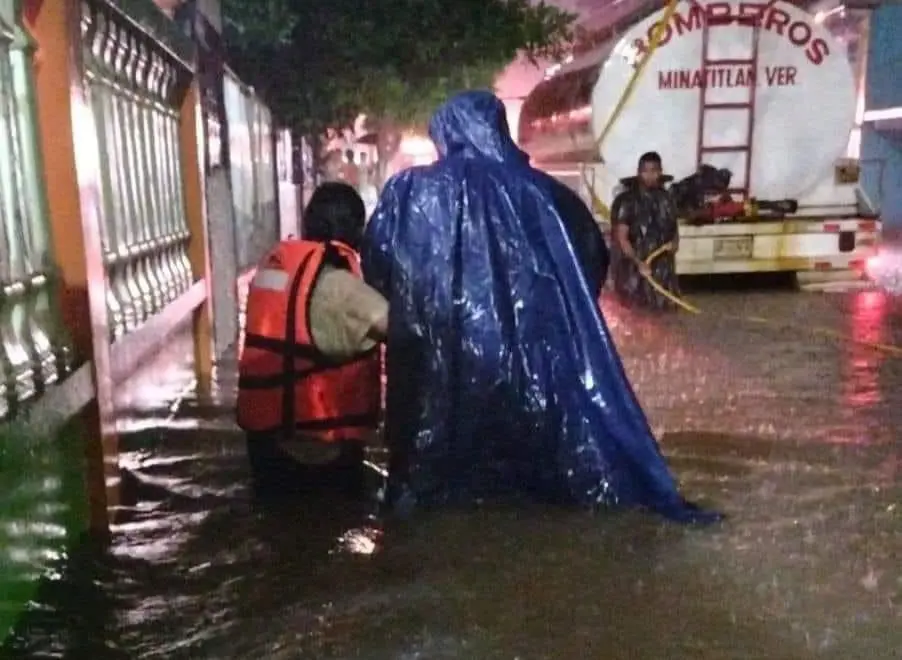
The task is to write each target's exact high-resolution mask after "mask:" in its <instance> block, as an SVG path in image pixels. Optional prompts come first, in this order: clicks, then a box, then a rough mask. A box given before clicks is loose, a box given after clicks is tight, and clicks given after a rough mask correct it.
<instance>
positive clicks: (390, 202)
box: [360, 172, 409, 296]
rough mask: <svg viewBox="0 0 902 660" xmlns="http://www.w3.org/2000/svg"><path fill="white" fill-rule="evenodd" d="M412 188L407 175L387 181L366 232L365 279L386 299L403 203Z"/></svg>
mask: <svg viewBox="0 0 902 660" xmlns="http://www.w3.org/2000/svg"><path fill="white" fill-rule="evenodd" d="M408 185H409V182H408V179H407V177H406V176H405V173H403V172H402V173H401V174H396V175H395V176H393V177H392V178H390V179H389V180H388V181H387V182H386V184H385V186H384V187H383V188H382V194H381V195H380V196H379V201H378V202H377V203H376V209H375V210H374V211H373V215H372V217H371V218H370V219H369V222H367V224H366V229H365V230H364V233H363V242H362V244H361V249H360V264H361V267H362V268H363V277H364V279H365V280H366V282H367V284H369V285H370V286H371V287H373V288H374V289H376V291H378V292H379V293H381V294H382V295H383V296H388V295H389V292H390V290H391V280H392V266H393V262H394V260H393V258H392V248H393V245H394V241H395V236H396V234H397V231H398V223H399V222H400V218H401V207H402V203H401V202H402V200H403V199H404V198H405V197H406V196H407V188H408Z"/></svg>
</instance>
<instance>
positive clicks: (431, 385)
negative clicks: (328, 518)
mask: <svg viewBox="0 0 902 660" xmlns="http://www.w3.org/2000/svg"><path fill="white" fill-rule="evenodd" d="M430 136H431V137H432V140H433V141H434V142H435V144H436V147H437V149H438V152H439V156H440V158H439V160H438V162H436V163H435V164H433V165H430V166H428V167H417V168H413V169H410V170H407V171H404V172H402V173H400V174H398V175H397V176H395V177H394V178H392V179H391V180H390V181H389V182H388V183H387V184H386V186H385V189H384V190H383V193H382V196H381V199H380V201H379V204H378V206H377V208H376V211H375V213H374V215H373V217H372V219H371V220H370V222H369V225H368V227H367V230H366V236H365V238H364V247H363V251H362V258H363V269H364V274H365V277H366V278H367V280H368V281H369V282H370V283H371V284H372V285H373V286H374V287H375V288H376V289H378V290H379V291H381V292H382V294H383V295H385V296H386V298H388V300H389V305H390V312H389V331H388V347H387V365H386V366H387V378H388V392H387V402H386V435H387V439H388V443H389V447H390V448H391V450H392V458H391V464H390V466H389V486H388V493H389V500H390V502H393V503H394V504H395V506H401V503H402V502H403V503H406V504H405V505H404V506H405V508H406V506H409V504H410V503H411V502H413V503H416V504H420V505H437V504H446V503H454V502H458V503H459V502H466V501H469V500H473V499H476V498H480V497H484V496H490V495H494V494H498V493H499V492H506V491H517V492H521V493H523V492H526V493H529V494H531V495H534V496H538V497H540V498H542V499H545V500H551V501H555V502H563V503H568V504H576V505H591V506H599V505H601V506H645V507H648V508H651V509H653V510H655V511H658V512H660V513H661V514H663V515H665V516H667V517H670V518H673V519H677V520H682V521H690V520H695V521H698V520H711V519H714V518H716V515H715V514H710V513H705V512H703V511H701V510H699V509H698V508H697V507H695V506H694V505H692V504H690V503H687V502H686V501H685V500H684V499H683V498H682V497H681V495H680V494H679V492H678V490H677V485H676V483H675V481H674V479H673V477H672V476H671V474H670V472H669V470H668V467H667V464H666V463H665V461H664V458H663V456H662V455H661V453H660V450H659V448H658V445H657V442H656V441H655V438H654V436H653V435H652V432H651V429H650V428H649V425H648V422H647V420H646V418H645V415H644V413H643V411H642V409H641V407H640V406H639V403H638V401H637V400H636V397H635V395H634V394H633V391H632V389H631V387H630V384H629V382H628V381H627V378H626V375H625V374H624V371H623V366H622V365H621V362H620V359H619V357H618V355H617V352H616V350H615V348H614V343H613V341H612V339H611V336H610V333H609V331H608V328H607V326H606V324H605V322H604V320H603V319H602V317H601V313H600V311H599V308H598V305H597V302H596V300H595V297H594V296H593V295H592V293H591V292H590V287H589V286H588V284H587V282H586V279H585V277H584V276H583V274H582V272H581V271H580V269H579V267H578V265H577V260H576V256H575V253H574V249H573V246H572V244H571V242H570V240H569V238H568V236H567V232H566V230H565V227H564V222H563V220H562V218H561V216H560V214H559V211H558V209H556V208H555V205H554V203H553V201H552V194H551V184H550V181H549V179H548V177H547V175H545V174H543V173H541V172H539V171H538V170H535V169H533V168H531V167H530V166H529V163H528V159H527V157H526V156H525V154H523V153H522V152H521V151H520V150H519V149H518V148H517V147H516V146H515V145H514V143H513V141H512V139H511V137H510V132H509V130H508V127H507V121H506V119H505V111H504V106H503V105H502V104H501V102H500V101H499V100H498V99H497V98H496V97H495V96H493V95H492V94H490V93H488V92H467V93H464V94H461V95H458V96H456V97H455V98H453V99H451V100H450V101H449V102H448V103H446V104H445V105H444V106H443V107H441V108H440V109H439V110H438V111H437V112H436V114H435V116H434V117H433V119H432V122H431V125H430Z"/></svg>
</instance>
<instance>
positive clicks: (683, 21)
mask: <svg viewBox="0 0 902 660" xmlns="http://www.w3.org/2000/svg"><path fill="white" fill-rule="evenodd" d="M673 27H674V28H675V29H676V32H677V35H678V36H681V37H682V36H683V34H685V33H686V32H692V31H693V30H697V29H700V28H701V27H702V8H701V7H700V6H699V5H692V8H691V9H690V10H689V17H688V18H683V15H682V14H681V13H680V12H678V11H675V12H673Z"/></svg>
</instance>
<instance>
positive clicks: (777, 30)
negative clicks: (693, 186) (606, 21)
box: [633, 2, 830, 65]
mask: <svg viewBox="0 0 902 660" xmlns="http://www.w3.org/2000/svg"><path fill="white" fill-rule="evenodd" d="M732 12H733V5H731V4H730V3H727V2H712V3H709V4H708V5H707V6H705V7H704V8H703V7H702V6H701V5H700V4H697V3H694V4H693V5H692V6H691V7H690V9H689V10H688V11H682V12H681V11H679V10H678V11H675V12H674V13H673V16H672V18H671V21H670V23H669V24H668V25H666V26H664V27H663V32H662V33H661V41H660V43H659V44H658V46H659V47H664V46H666V45H667V44H669V43H670V42H671V41H673V40H674V39H675V38H677V37H682V36H684V35H687V34H689V33H691V32H695V31H696V30H697V29H699V28H702V27H704V26H705V25H708V26H709V27H710V26H716V25H727V24H739V25H744V26H748V27H750V28H751V27H754V26H759V27H761V28H762V29H764V30H767V31H768V32H770V33H772V34H776V35H778V36H780V37H783V38H784V39H786V40H788V41H789V42H790V43H791V44H793V45H794V46H796V47H797V48H801V49H802V50H803V51H804V53H805V57H806V58H807V59H808V61H810V62H811V63H812V64H814V65H820V64H822V63H823V61H824V60H825V59H826V58H827V56H829V55H830V47H829V46H828V44H827V42H826V41H825V40H824V39H821V38H820V37H815V36H814V34H815V32H814V28H813V27H812V25H810V24H809V23H807V22H806V21H804V20H793V19H792V17H791V16H790V15H789V13H788V12H786V11H784V10H782V9H777V8H775V7H772V6H771V5H770V4H766V3H762V2H743V3H740V4H739V7H738V9H737V11H736V13H735V14H734V13H732ZM659 25H660V21H658V22H656V23H653V24H652V25H651V26H650V27H649V28H648V30H647V31H646V35H645V37H644V38H638V39H635V40H633V47H634V48H635V49H636V52H637V54H638V57H637V60H641V59H642V58H643V57H644V56H645V55H647V54H648V51H649V45H650V41H651V38H652V35H653V34H654V30H655V29H656V28H657V27H658V26H659ZM637 63H638V62H637Z"/></svg>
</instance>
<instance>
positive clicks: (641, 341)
mask: <svg viewBox="0 0 902 660" xmlns="http://www.w3.org/2000/svg"><path fill="white" fill-rule="evenodd" d="M697 299H698V302H699V306H701V307H703V308H704V309H712V310H719V311H722V312H724V313H725V314H732V315H738V314H750V315H760V316H768V317H775V316H777V317H780V318H784V319H786V320H788V321H791V322H792V323H793V326H792V327H791V328H783V327H776V328H773V327H759V326H750V325H745V324H741V323H737V322H735V321H733V320H729V319H727V318H725V317H724V316H716V315H703V316H699V317H689V316H682V315H680V316H673V317H668V318H663V319H662V318H652V317H647V318H643V317H640V316H631V315H630V314H628V313H626V312H625V311H623V310H618V309H616V308H615V307H608V308H607V310H608V312H609V314H610V318H611V325H612V327H613V329H614V330H613V331H614V333H615V336H616V340H617V343H618V347H619V348H620V350H621V352H622V354H623V357H624V362H625V366H626V368H627V371H628V372H629V373H630V376H631V377H632V379H633V382H634V385H635V388H636V391H637V393H638V395H639V397H640V398H641V400H642V402H643V404H644V405H645V406H646V407H647V408H648V411H649V414H650V416H651V418H652V421H653V424H654V426H655V428H656V429H657V430H658V431H659V433H660V434H661V436H662V444H663V446H664V448H665V450H666V451H667V453H668V455H669V456H670V459H671V462H672V464H673V466H674V469H675V470H676V471H677V473H678V474H679V476H680V479H681V481H682V482H683V485H684V488H685V489H686V490H687V491H688V493H689V494H690V495H691V496H692V497H694V498H699V499H701V500H706V501H713V502H717V503H718V505H719V506H721V507H723V508H724V509H725V510H727V511H728V513H729V514H730V520H729V523H728V524H727V525H725V526H724V527H723V528H722V529H718V530H706V531H698V530H688V529H683V528H680V527H675V526H672V525H667V524H664V523H662V522H660V521H659V520H657V519H655V518H652V517H649V516H645V515H642V514H639V513H627V514H616V515H614V514H609V515H598V516H595V517H588V516H585V515H582V514H574V513H568V512H563V511H560V510H555V509H547V508H544V507H539V506H528V505H526V506H517V507H513V506H510V507H502V506H495V507H490V508H481V509H480V508H477V509H474V510H472V511H447V512H443V513H438V514H434V515H423V516H420V517H417V518H414V519H412V520H410V521H408V522H405V523H394V524H392V525H391V526H386V525H384V524H382V523H381V522H380V521H379V520H378V519H376V518H374V517H373V507H372V503H371V502H354V501H348V500H345V499H341V498H338V497H336V496H335V495H334V494H329V493H319V494H317V493H314V494H311V495H309V496H306V497H304V498H301V499H296V500H290V501H281V502H278V501H269V502H261V501H258V500H255V499H254V498H253V497H252V495H251V492H250V489H249V488H248V473H247V468H246V464H245V463H246V461H245V457H244V452H243V444H242V438H241V436H240V434H239V433H237V432H236V431H235V429H234V427H233V425H232V423H231V419H232V416H231V411H230V405H231V404H230V393H231V392H232V391H233V388H234V371H233V365H228V364H224V365H223V366H222V368H221V369H220V371H219V376H220V382H219V387H218V389H217V391H216V394H215V395H214V396H213V397H208V398H195V397H193V396H192V397H189V398H187V399H186V400H184V401H183V402H182V403H181V406H180V412H179V415H177V416H175V417H174V418H172V419H170V417H171V415H170V413H169V412H168V410H169V408H170V406H171V403H172V399H173V397H174V396H175V394H174V393H175V392H177V391H178V390H179V388H178V387H174V388H173V389H172V390H169V391H168V394H167V390H166V388H158V389H157V390H156V394H154V396H157V397H160V398H159V399H158V400H157V402H156V403H154V402H153V401H152V399H153V397H151V396H148V392H150V391H151V390H149V389H148V390H145V391H144V392H142V393H141V396H140V397H138V396H135V397H132V398H131V399H129V400H130V401H131V403H130V405H129V408H130V410H131V411H132V414H133V416H134V419H133V420H130V421H129V420H126V422H127V424H125V425H124V426H123V428H127V429H129V432H128V433H126V434H125V436H124V438H123V455H122V459H121V466H122V468H123V478H122V491H123V492H122V497H121V501H122V506H121V508H120V510H118V512H117V524H116V527H115V542H114V544H113V546H112V548H110V549H108V550H106V551H103V552H101V551H99V550H97V549H88V550H87V551H85V552H83V553H81V554H79V555H78V556H73V557H71V558H70V559H69V560H68V561H67V562H64V563H63V564H62V566H63V569H62V570H61V571H60V572H59V575H58V577H59V579H57V580H56V581H55V582H54V583H53V584H52V585H50V587H46V588H45V590H44V591H43V592H42V593H41V594H40V595H39V596H38V597H37V598H36V599H35V602H36V605H35V607H34V608H32V610H33V611H32V612H31V613H30V614H29V616H28V617H26V618H25V619H23V622H22V624H21V625H20V627H19V629H18V635H17V637H16V640H15V641H14V642H13V643H12V644H11V645H8V647H7V649H8V652H9V654H10V657H11V658H31V657H67V656H66V654H67V653H68V654H69V655H68V657H90V658H95V659H97V660H106V659H108V658H109V659H112V658H116V659H117V660H118V658H126V657H127V658H222V659H228V658H236V659H237V658H242V659H243V658H276V659H279V658H367V659H368V660H369V659H372V660H381V659H383V658H384V659H386V660H389V659H392V660H395V659H399V658H428V659H429V660H433V659H441V658H461V659H467V660H469V659H473V660H482V659H486V660H491V659H493V658H505V659H507V660H509V659H510V658H514V657H519V658H524V659H529V660H533V659H542V658H550V659H554V660H569V659H571V658H572V659H574V660H581V659H583V658H614V659H617V658H624V659H629V660H637V659H640V658H649V659H655V660H657V659H660V658H668V659H670V658H674V659H681V658H687V659H690V658H691V659H694V658H700V657H704V658H791V659H798V658H809V657H810V658H815V657H816V658H837V659H842V660H847V659H848V658H875V659H877V658H891V657H896V653H897V651H898V649H899V648H902V633H900V630H902V626H900V618H902V616H900V613H902V570H900V567H899V563H898V560H897V555H898V550H897V549H898V547H900V542H902V524H900V523H902V510H900V507H899V506H898V502H899V501H900V498H902V482H900V475H902V470H900V467H902V461H900V456H899V452H898V448H897V442H896V440H895V439H896V435H897V433H898V429H899V425H900V422H902V412H900V408H899V406H898V405H897V403H898V397H895V396H893V392H894V390H895V389H898V387H899V386H900V385H902V361H900V360H894V359H887V358H886V356H881V355H880V354H879V353H874V352H872V351H869V350H868V349H866V348H865V347H864V346H861V345H856V344H852V343H847V344H843V343H839V342H836V341H834V340H831V339H827V338H823V337H820V338H818V337H804V336H803V333H802V332H801V331H800V330H799V328H804V327H805V326H806V325H815V324H816V325H824V326H828V327H831V328H833V329H835V330H837V331H839V332H846V333H848V334H849V336H850V338H852V339H856V340H859V341H881V342H891V341H893V340H894V336H895V337H896V338H898V336H899V333H900V331H902V327H900V322H902V321H900V315H899V313H898V312H899V309H900V308H899V304H898V301H897V300H894V299H891V298H887V297H884V296H883V295H882V294H876V293H875V292H862V293H858V294H850V295H814V294H812V295H799V294H793V293H786V294H783V293H780V292H776V293H775V292H767V293H761V292H755V291H748V292H744V293H742V294H740V295H736V294H733V293H731V294H711V295H706V296H700V297H698V298H697ZM896 340H898V339H896ZM167 378H168V382H170V383H176V384H177V383H181V382H182V375H180V374H178V373H174V374H173V373H170V374H168V376H167ZM139 399H140V400H139ZM146 420H153V421H152V426H153V428H152V429H151V428H148V424H147V423H146ZM167 420H168V421H167ZM374 456H375V454H374ZM378 482H379V479H378V478H374V484H375V485H378ZM51 587H52V588H51Z"/></svg>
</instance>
